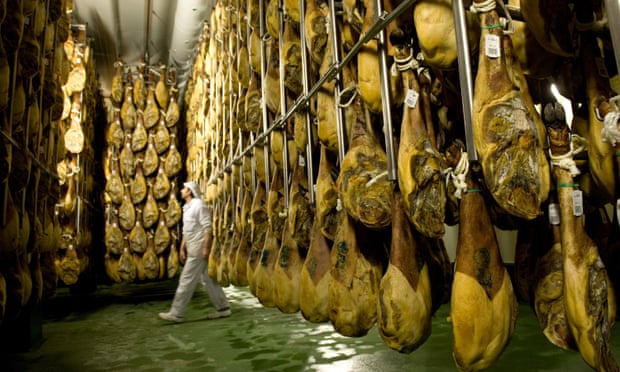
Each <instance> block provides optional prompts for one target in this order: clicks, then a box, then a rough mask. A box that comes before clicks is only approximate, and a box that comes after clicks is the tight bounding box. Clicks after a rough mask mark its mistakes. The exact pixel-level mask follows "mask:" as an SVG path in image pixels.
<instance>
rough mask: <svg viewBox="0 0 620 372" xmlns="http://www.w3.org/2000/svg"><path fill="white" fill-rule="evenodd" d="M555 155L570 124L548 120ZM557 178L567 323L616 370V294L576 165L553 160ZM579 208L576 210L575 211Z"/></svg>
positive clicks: (582, 346) (590, 353) (596, 359)
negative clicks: (588, 226) (587, 219)
mask: <svg viewBox="0 0 620 372" xmlns="http://www.w3.org/2000/svg"><path fill="white" fill-rule="evenodd" d="M548 131H549V138H550V141H549V142H550V150H551V154H552V155H553V156H561V155H565V154H567V153H569V152H570V135H569V131H568V126H566V125H563V126H561V127H556V126H549V127H548ZM553 176H554V178H555V181H556V182H557V184H558V199H559V203H560V221H561V223H560V232H561V243H562V257H563V274H564V287H563V291H564V309H565V311H566V320H567V322H568V327H569V328H570V331H571V333H572V335H573V337H574V338H575V342H576V343H577V348H578V349H579V353H580V354H581V357H582V358H583V360H584V361H585V362H586V363H587V364H588V365H589V366H590V367H592V368H593V369H594V370H597V371H617V370H618V364H617V362H616V360H615V358H614V357H613V355H612V354H611V348H610V337H611V325H612V324H613V322H614V319H615V298H614V294H613V289H612V288H611V285H610V281H609V277H608V276H607V271H606V269H605V266H604V265H603V261H602V260H601V257H600V255H599V252H598V247H597V246H596V243H595V242H594V241H593V240H592V239H591V238H590V237H589V236H588V234H587V233H586V231H585V227H584V223H583V218H584V217H583V213H581V214H580V213H579V212H578V208H575V203H576V201H575V199H574V194H575V193H574V192H575V191H576V190H577V187H576V186H577V185H576V184H575V183H574V179H573V174H571V170H569V169H565V167H564V166H560V165H559V164H554V166H553ZM575 214H577V216H576V215H575Z"/></svg>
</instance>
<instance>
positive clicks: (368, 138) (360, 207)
mask: <svg viewBox="0 0 620 372" xmlns="http://www.w3.org/2000/svg"><path fill="white" fill-rule="evenodd" d="M355 109H356V112H357V118H356V120H355V122H354V123H353V126H352V128H351V142H350V146H349V151H347V153H346V154H345V156H344V159H343V161H342V166H341V168H340V174H339V175H338V180H337V181H336V185H337V187H338V194H339V196H340V199H341V200H342V204H343V207H344V209H345V210H346V211H347V213H349V214H350V215H351V217H353V218H354V219H355V220H357V221H360V222H361V223H363V224H364V225H365V226H367V227H369V228H383V227H386V226H388V225H389V224H390V222H391V218H392V194H393V192H394V186H393V183H392V181H390V180H389V179H388V178H387V155H386V153H385V151H384V150H383V148H382V147H381V145H380V144H379V142H378V140H377V138H376V136H375V134H374V132H373V130H372V123H371V122H370V115H369V114H368V111H367V110H365V108H364V104H363V103H362V100H361V99H360V97H359V96H357V97H356V99H355Z"/></svg>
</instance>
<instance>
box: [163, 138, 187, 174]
mask: <svg viewBox="0 0 620 372" xmlns="http://www.w3.org/2000/svg"><path fill="white" fill-rule="evenodd" d="M174 137H175V136H171V138H172V139H173V140H174ZM182 167H183V160H182V159H181V153H180V152H179V150H178V149H177V147H176V145H175V144H174V142H173V143H171V144H170V148H169V149H168V154H167V155H166V160H165V164H164V169H165V171H166V175H167V176H168V177H174V176H176V175H177V174H179V172H180V171H181V168H182Z"/></svg>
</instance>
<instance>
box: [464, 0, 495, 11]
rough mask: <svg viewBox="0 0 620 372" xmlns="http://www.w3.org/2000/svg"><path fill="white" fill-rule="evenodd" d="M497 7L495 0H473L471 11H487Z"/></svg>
mask: <svg viewBox="0 0 620 372" xmlns="http://www.w3.org/2000/svg"><path fill="white" fill-rule="evenodd" d="M493 9H495V0H485V1H482V2H479V3H477V2H475V1H474V2H472V3H471V6H470V7H469V11H470V12H472V13H486V12H490V11H491V10H493Z"/></svg>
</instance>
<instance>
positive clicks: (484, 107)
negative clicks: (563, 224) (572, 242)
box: [473, 10, 549, 219]
mask: <svg viewBox="0 0 620 372" xmlns="http://www.w3.org/2000/svg"><path fill="white" fill-rule="evenodd" d="M480 24H481V27H482V28H483V29H482V34H481V37H480V57H479V66H478V72H477V74H476V81H475V86H474V102H473V129H474V142H475V145H476V149H477V151H478V154H479V157H480V163H481V165H482V170H483V174H484V181H485V184H486V186H487V188H488V189H489V191H490V192H491V194H492V195H493V197H494V198H495V200H496V201H497V202H498V204H499V205H500V206H501V207H502V208H503V209H505V210H506V211H507V212H508V213H510V214H513V215H515V216H517V217H522V218H526V219H533V218H535V217H536V216H538V215H539V214H540V204H541V203H542V201H544V200H545V199H546V198H547V194H548V191H549V173H548V164H547V162H546V158H545V155H544V152H543V149H542V143H543V139H544V138H542V137H541V133H540V132H539V130H538V128H537V126H536V123H535V121H534V119H533V117H532V112H531V111H530V110H529V108H528V106H527V102H525V100H524V98H523V93H522V92H521V90H520V89H519V86H517V85H516V84H515V83H514V82H513V81H512V80H511V72H510V71H509V70H508V68H507V64H506V58H505V57H506V56H505V54H504V48H503V45H502V40H501V38H502V30H501V28H498V27H497V25H499V17H498V15H497V12H496V11H495V10H492V11H489V12H484V13H481V14H480ZM488 55H491V57H489V56H488ZM543 135H544V133H543Z"/></svg>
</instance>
